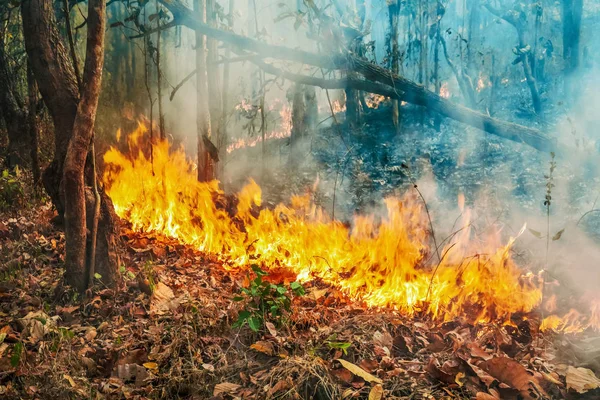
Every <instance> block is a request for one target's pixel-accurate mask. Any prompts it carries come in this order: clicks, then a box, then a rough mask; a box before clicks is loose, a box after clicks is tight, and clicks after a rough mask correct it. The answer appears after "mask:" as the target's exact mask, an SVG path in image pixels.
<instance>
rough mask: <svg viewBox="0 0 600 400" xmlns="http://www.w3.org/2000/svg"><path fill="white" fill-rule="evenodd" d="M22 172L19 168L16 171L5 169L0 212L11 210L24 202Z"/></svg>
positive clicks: (1, 178)
mask: <svg viewBox="0 0 600 400" xmlns="http://www.w3.org/2000/svg"><path fill="white" fill-rule="evenodd" d="M21 175H22V174H21V170H19V168H18V167H16V168H15V169H14V171H12V172H11V171H9V170H8V169H5V170H3V171H2V175H1V176H0V211H6V210H10V209H11V208H13V207H15V206H18V205H21V204H22V203H23V201H24V197H25V190H24V188H23V183H22V182H21V181H22V179H21V178H22V176H21Z"/></svg>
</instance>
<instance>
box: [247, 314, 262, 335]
mask: <svg viewBox="0 0 600 400" xmlns="http://www.w3.org/2000/svg"><path fill="white" fill-rule="evenodd" d="M261 322H262V321H261V318H260V317H259V316H257V315H253V316H251V317H250V318H248V326H249V327H250V329H252V330H253V331H254V332H258V330H259V329H260V326H261Z"/></svg>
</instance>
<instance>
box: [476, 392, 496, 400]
mask: <svg viewBox="0 0 600 400" xmlns="http://www.w3.org/2000/svg"><path fill="white" fill-rule="evenodd" d="M475 399H476V400H497V399H496V398H495V397H494V396H492V395H491V394H487V393H484V392H477V394H476V395H475Z"/></svg>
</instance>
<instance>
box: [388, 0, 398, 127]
mask: <svg viewBox="0 0 600 400" xmlns="http://www.w3.org/2000/svg"><path fill="white" fill-rule="evenodd" d="M388 16H389V25H390V36H389V46H388V52H389V57H390V69H391V70H392V72H393V73H395V74H398V73H399V72H400V54H399V53H400V49H399V47H398V25H399V18H400V0H392V1H389V2H388ZM392 122H393V123H394V127H395V128H396V132H399V130H400V103H399V102H398V100H392Z"/></svg>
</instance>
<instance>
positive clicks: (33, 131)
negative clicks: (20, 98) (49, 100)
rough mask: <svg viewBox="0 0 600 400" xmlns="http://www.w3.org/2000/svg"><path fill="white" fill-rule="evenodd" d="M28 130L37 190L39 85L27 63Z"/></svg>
mask: <svg viewBox="0 0 600 400" xmlns="http://www.w3.org/2000/svg"><path fill="white" fill-rule="evenodd" d="M27 92H28V97H27V100H28V101H27V105H28V110H27V119H28V123H27V130H28V132H29V135H28V136H29V154H30V158H31V171H32V174H33V187H34V188H35V189H36V190H37V185H38V183H39V182H40V159H39V156H38V138H39V129H38V122H37V113H38V110H37V106H38V93H39V91H38V86H37V82H36V81H35V76H34V75H33V71H32V70H31V64H30V63H29V62H28V63H27Z"/></svg>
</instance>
